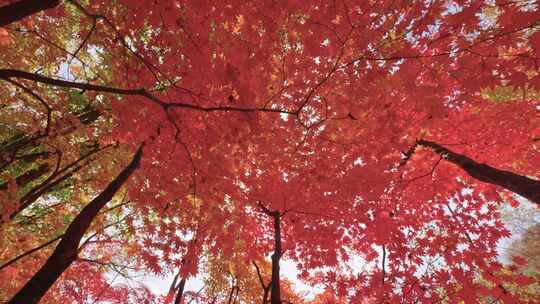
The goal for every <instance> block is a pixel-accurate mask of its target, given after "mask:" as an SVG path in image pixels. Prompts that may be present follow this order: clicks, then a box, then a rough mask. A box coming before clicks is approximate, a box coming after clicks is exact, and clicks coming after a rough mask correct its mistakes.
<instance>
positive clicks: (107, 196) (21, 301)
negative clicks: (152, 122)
mask: <svg viewBox="0 0 540 304" xmlns="http://www.w3.org/2000/svg"><path fill="white" fill-rule="evenodd" d="M142 147H143V146H142V145H141V146H140V147H139V148H138V149H137V152H136V153H135V155H134V157H133V159H132V161H131V163H130V164H129V165H128V166H127V167H125V168H124V169H123V170H122V172H120V174H119V175H118V176H117V177H116V178H115V179H114V180H113V181H112V182H111V183H110V184H109V185H107V187H106V188H105V190H103V192H101V193H100V194H99V195H98V196H96V197H95V198H94V199H93V200H92V201H90V203H89V204H88V205H86V207H84V208H83V210H82V211H81V212H80V213H79V215H77V217H75V219H74V220H73V222H71V224H70V225H69V227H68V228H67V229H66V232H65V233H64V236H63V237H62V240H61V241H60V243H59V244H58V246H57V247H56V248H55V249H54V252H53V253H52V255H51V256H50V257H49V259H48V260H47V261H46V262H45V264H44V265H43V266H42V267H41V269H40V270H38V272H37V273H36V274H35V275H34V276H33V277H32V278H31V279H30V280H29V281H28V282H27V283H26V285H24V287H23V288H22V289H21V290H19V292H18V293H17V294H16V295H15V296H14V297H13V298H12V299H11V300H9V301H8V304H34V303H38V302H39V300H40V299H41V298H42V297H43V295H44V294H45V293H46V292H47V290H48V289H49V288H50V287H51V286H52V285H53V284H54V282H56V280H57V279H58V277H60V275H62V273H63V272H64V271H65V270H66V269H67V268H68V267H69V266H70V265H71V263H73V261H75V259H76V258H77V249H78V246H79V243H80V242H81V239H82V237H83V236H84V233H85V232H86V230H87V229H88V227H89V226H90V224H91V223H92V221H93V220H94V218H95V217H96V216H97V214H98V212H99V211H100V210H101V208H103V207H104V206H105V205H106V204H107V202H109V201H110V200H111V199H112V197H113V196H114V195H115V194H116V192H117V191H118V190H119V189H120V187H122V185H124V184H125V182H126V181H127V180H128V178H129V177H130V176H131V174H132V173H133V172H134V171H135V170H136V169H137V168H138V167H139V163H140V160H141V156H142Z"/></svg>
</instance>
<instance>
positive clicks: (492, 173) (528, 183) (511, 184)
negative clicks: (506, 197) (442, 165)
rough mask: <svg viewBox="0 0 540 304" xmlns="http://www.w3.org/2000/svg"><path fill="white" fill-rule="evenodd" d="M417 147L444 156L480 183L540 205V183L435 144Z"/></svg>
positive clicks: (427, 143)
mask: <svg viewBox="0 0 540 304" xmlns="http://www.w3.org/2000/svg"><path fill="white" fill-rule="evenodd" d="M417 145H420V146H424V147H429V148H431V149H433V151H435V152H437V153H438V154H440V155H441V156H443V157H444V159H445V160H447V161H449V162H451V163H453V164H455V165H457V166H458V167H460V168H461V169H463V170H464V171H465V172H467V173H468V174H469V175H470V176H472V177H474V178H476V179H477V180H479V181H482V182H485V183H490V184H493V185H498V186H501V187H503V188H505V189H506V190H509V191H512V192H514V193H516V194H519V195H521V196H523V197H524V198H527V199H528V200H530V201H532V202H533V203H536V204H540V181H537V180H534V179H531V178H528V177H525V176H522V175H519V174H515V173H513V172H510V171H505V170H499V169H496V168H493V167H491V166H488V165H486V164H481V163H478V162H476V161H474V160H472V159H470V158H468V157H467V156H465V155H462V154H459V153H456V152H453V151H451V150H449V149H447V148H446V147H444V146H441V145H439V144H437V143H435V142H431V141H427V140H419V141H418V142H417Z"/></svg>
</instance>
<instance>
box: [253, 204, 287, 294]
mask: <svg viewBox="0 0 540 304" xmlns="http://www.w3.org/2000/svg"><path fill="white" fill-rule="evenodd" d="M258 204H259V207H261V209H262V210H263V212H264V213H265V214H266V215H268V216H269V217H271V218H272V219H273V220H274V253H273V254H272V278H271V281H270V288H271V290H270V303H271V304H281V288H280V286H279V283H280V282H279V260H280V259H281V255H282V254H283V252H282V248H281V214H280V213H279V211H278V210H274V211H271V210H269V209H268V208H266V207H265V206H264V205H263V204H262V203H261V202H259V203H258ZM261 284H263V283H262V281H261ZM263 287H264V284H263ZM263 300H265V299H263Z"/></svg>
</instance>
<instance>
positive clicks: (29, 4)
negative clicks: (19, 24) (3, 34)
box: [0, 0, 60, 26]
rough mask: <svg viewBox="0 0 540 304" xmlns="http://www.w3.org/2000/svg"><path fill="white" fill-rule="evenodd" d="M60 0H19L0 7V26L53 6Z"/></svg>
mask: <svg viewBox="0 0 540 304" xmlns="http://www.w3.org/2000/svg"><path fill="white" fill-rule="evenodd" d="M59 3H60V0H21V1H17V2H13V3H11V4H8V5H5V6H2V7H0V26H6V25H9V24H11V23H13V22H16V21H19V20H21V19H23V18H25V17H28V16H30V15H33V14H35V13H39V12H41V11H43V10H46V9H48V8H53V7H55V6H57V5H58V4H59Z"/></svg>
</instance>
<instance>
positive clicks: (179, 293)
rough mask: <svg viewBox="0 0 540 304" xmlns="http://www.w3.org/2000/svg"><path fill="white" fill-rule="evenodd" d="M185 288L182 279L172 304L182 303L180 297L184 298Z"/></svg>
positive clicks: (184, 280) (184, 282)
mask: <svg viewBox="0 0 540 304" xmlns="http://www.w3.org/2000/svg"><path fill="white" fill-rule="evenodd" d="M185 286H186V278H182V280H180V283H179V284H178V288H177V292H176V298H175V299H174V304H180V303H182V297H183V296H184V287H185Z"/></svg>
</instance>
